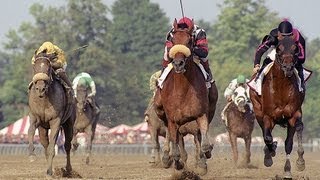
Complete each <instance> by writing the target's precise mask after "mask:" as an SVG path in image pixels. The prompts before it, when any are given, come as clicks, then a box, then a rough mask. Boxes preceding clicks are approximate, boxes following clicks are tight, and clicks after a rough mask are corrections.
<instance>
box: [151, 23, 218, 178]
mask: <svg viewBox="0 0 320 180" xmlns="http://www.w3.org/2000/svg"><path fill="white" fill-rule="evenodd" d="M173 27H174V30H173V40H172V42H173V45H174V46H173V47H172V48H171V50H170V52H169V54H170V56H171V57H172V59H173V60H172V65H173V69H172V70H171V72H170V73H169V74H168V76H167V78H166V79H165V80H164V82H163V88H162V89H160V88H158V89H157V91H156V94H155V98H154V106H155V109H156V113H157V115H158V117H159V118H160V119H162V120H163V121H165V124H168V136H169V139H170V141H171V142H172V156H173V160H174V167H175V169H177V170H180V169H182V168H183V167H184V163H183V161H181V160H180V151H179V146H178V144H179V137H180V136H179V131H178V130H179V127H180V126H182V125H184V124H185V123H187V122H191V121H196V122H197V124H198V128H199V129H200V134H201V150H200V152H199V154H198V157H199V163H198V167H199V168H201V169H202V173H201V174H206V173H207V164H206V159H207V158H209V157H211V150H212V146H211V145H210V143H209V139H208V128H209V123H210V122H211V120H212V118H213V116H214V113H215V108H216V103H217V99H218V91H217V87H216V85H215V83H211V88H209V89H208V88H207V87H206V81H205V78H204V76H203V74H202V72H201V70H200V68H199V67H198V65H197V64H196V63H195V62H193V57H194V56H193V54H192V47H193V43H194V41H193V39H194V37H193V34H192V29H193V26H192V27H188V28H183V29H182V28H178V25H177V20H176V19H175V20H174V23H173ZM168 156H169V152H168V151H167V150H164V157H163V159H166V158H165V157H168ZM168 159H169V158H168Z"/></svg>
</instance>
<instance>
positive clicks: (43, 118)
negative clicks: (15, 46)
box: [28, 53, 75, 176]
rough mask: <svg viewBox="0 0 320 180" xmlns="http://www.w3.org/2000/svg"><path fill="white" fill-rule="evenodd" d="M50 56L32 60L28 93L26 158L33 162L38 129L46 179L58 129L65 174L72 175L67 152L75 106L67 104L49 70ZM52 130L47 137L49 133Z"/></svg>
mask: <svg viewBox="0 0 320 180" xmlns="http://www.w3.org/2000/svg"><path fill="white" fill-rule="evenodd" d="M52 59H53V57H52V56H49V55H46V54H45V53H40V54H38V55H36V56H35V62H34V65H33V78H32V84H31V87H30V90H29V94H28V95H29V96H28V98H29V108H30V112H29V116H30V127H29V130H28V140H29V157H30V161H34V160H35V154H34V145H33V138H34V135H35V130H36V128H38V130H39V136H40V142H41V144H42V146H43V147H44V149H45V156H46V160H47V175H49V176H51V175H52V173H53V171H52V161H53V157H54V155H55V151H54V146H55V144H56V140H57V137H58V134H59V130H60V126H62V127H63V130H64V135H65V143H64V147H65V150H66V155H67V157H66V158H67V163H66V170H67V172H69V173H70V172H71V170H72V167H71V162H70V149H71V140H72V133H73V124H74V120H75V106H74V104H73V102H68V101H69V98H68V97H67V92H66V90H65V88H64V87H63V85H62V84H61V82H60V81H59V80H58V77H57V75H56V74H55V73H54V72H53V68H52V66H51V60H52ZM49 129H51V132H50V135H49V133H48V131H49Z"/></svg>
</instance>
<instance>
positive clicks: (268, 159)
mask: <svg viewBox="0 0 320 180" xmlns="http://www.w3.org/2000/svg"><path fill="white" fill-rule="evenodd" d="M272 164H273V161H272V157H271V155H270V154H265V155H264V165H265V166H266V167H271V166H272Z"/></svg>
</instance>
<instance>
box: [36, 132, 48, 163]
mask: <svg viewBox="0 0 320 180" xmlns="http://www.w3.org/2000/svg"><path fill="white" fill-rule="evenodd" d="M38 130H39V136H40V143H41V144H42V146H43V147H44V154H45V156H46V160H47V161H48V155H49V154H48V146H49V136H48V131H49V130H48V129H45V128H43V127H41V126H39V128H38Z"/></svg>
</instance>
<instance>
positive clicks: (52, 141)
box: [47, 118, 61, 176]
mask: <svg viewBox="0 0 320 180" xmlns="http://www.w3.org/2000/svg"><path fill="white" fill-rule="evenodd" d="M60 122H61V120H60V118H56V119H53V120H51V121H50V122H49V123H50V129H51V132H50V136H49V146H48V161H47V163H48V164H47V165H48V166H47V175H49V176H52V173H53V171H52V161H53V157H54V155H55V150H54V146H55V145H56V141H57V137H58V134H59V130H60Z"/></svg>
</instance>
